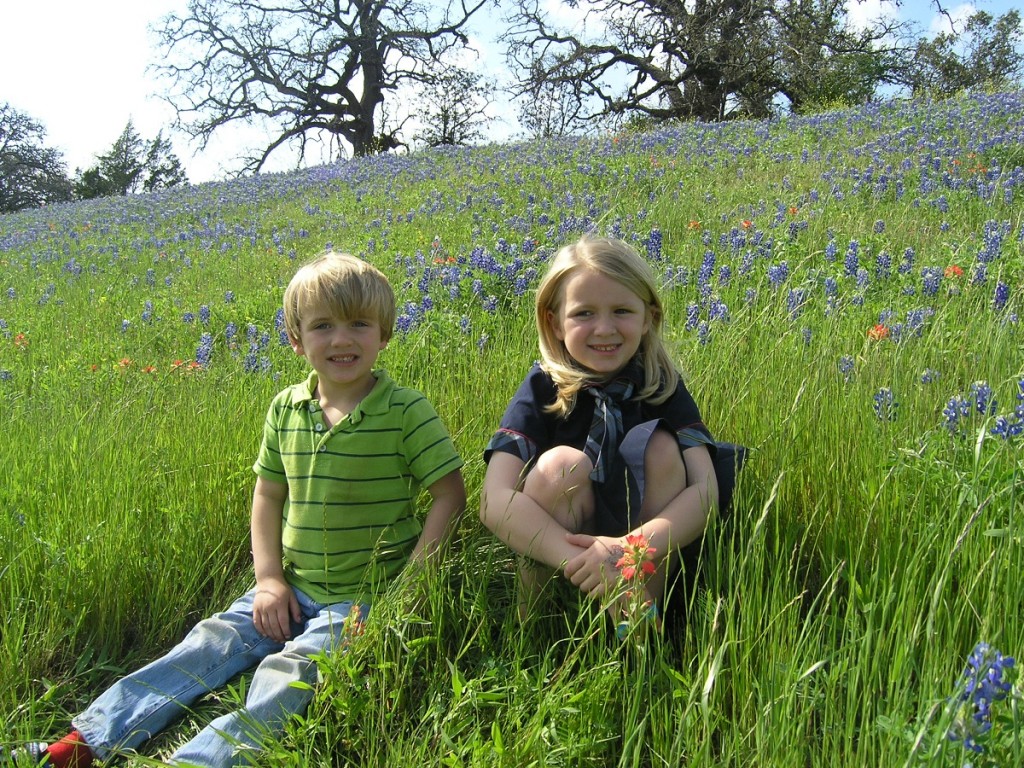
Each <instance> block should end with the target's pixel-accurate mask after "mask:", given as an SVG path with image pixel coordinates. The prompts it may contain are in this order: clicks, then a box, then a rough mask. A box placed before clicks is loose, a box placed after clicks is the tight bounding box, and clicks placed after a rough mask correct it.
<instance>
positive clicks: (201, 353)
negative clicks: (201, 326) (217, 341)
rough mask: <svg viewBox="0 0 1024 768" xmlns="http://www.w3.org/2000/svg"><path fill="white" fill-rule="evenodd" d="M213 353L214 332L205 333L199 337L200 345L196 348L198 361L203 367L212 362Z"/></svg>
mask: <svg viewBox="0 0 1024 768" xmlns="http://www.w3.org/2000/svg"><path fill="white" fill-rule="evenodd" d="M212 355H213V334H212V333H204V334H203V335H202V336H200V337H199V346H198V347H197V348H196V363H197V364H198V365H200V366H202V367H203V368H205V367H206V366H208V365H209V364H210V357H211V356H212Z"/></svg>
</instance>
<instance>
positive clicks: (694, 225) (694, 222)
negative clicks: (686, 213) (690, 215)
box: [686, 219, 700, 229]
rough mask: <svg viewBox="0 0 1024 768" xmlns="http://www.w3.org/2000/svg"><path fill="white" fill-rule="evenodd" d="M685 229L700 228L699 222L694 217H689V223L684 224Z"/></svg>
mask: <svg viewBox="0 0 1024 768" xmlns="http://www.w3.org/2000/svg"><path fill="white" fill-rule="evenodd" d="M686 227H687V229H700V222H699V221H697V220H696V219H691V220H690V223H689V224H687V225H686Z"/></svg>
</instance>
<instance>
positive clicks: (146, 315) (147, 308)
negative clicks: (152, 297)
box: [142, 301, 153, 323]
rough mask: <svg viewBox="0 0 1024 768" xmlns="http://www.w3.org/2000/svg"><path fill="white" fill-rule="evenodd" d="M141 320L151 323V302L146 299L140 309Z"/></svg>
mask: <svg viewBox="0 0 1024 768" xmlns="http://www.w3.org/2000/svg"><path fill="white" fill-rule="evenodd" d="M142 322H144V323H152V322H153V302H152V301H147V302H146V303H145V305H144V308H143V310H142Z"/></svg>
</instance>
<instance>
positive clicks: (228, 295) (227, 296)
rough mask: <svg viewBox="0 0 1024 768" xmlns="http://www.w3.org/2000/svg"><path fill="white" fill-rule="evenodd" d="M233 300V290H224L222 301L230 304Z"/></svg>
mask: <svg viewBox="0 0 1024 768" xmlns="http://www.w3.org/2000/svg"><path fill="white" fill-rule="evenodd" d="M234 300H235V292H234V291H224V303H225V304H230V303H231V302H233V301H234Z"/></svg>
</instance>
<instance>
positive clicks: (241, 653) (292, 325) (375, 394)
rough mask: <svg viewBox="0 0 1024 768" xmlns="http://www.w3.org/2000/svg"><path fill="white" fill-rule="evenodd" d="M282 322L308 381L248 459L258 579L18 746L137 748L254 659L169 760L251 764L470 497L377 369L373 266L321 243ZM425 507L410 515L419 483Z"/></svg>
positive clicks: (85, 751) (443, 451)
mask: <svg viewBox="0 0 1024 768" xmlns="http://www.w3.org/2000/svg"><path fill="white" fill-rule="evenodd" d="M284 311H285V325H286V328H287V332H288V336H289V338H290V341H291V345H292V349H294V350H295V353H296V354H298V355H301V356H304V357H305V358H306V359H307V360H308V361H309V364H310V366H311V367H312V369H313V370H312V372H311V373H310V375H309V378H308V379H307V380H306V381H304V382H303V383H301V384H296V385H293V386H291V387H289V388H287V389H285V390H283V391H282V392H280V393H279V394H278V395H277V396H276V397H275V398H274V400H273V402H272V404H271V406H270V410H269V412H268V414H267V419H266V423H265V426H264V433H263V443H262V445H261V447H260V453H259V457H258V459H257V461H256V463H255V465H254V467H253V469H254V471H255V472H256V475H257V477H256V488H255V491H254V493H253V502H252V521H251V528H252V555H253V565H254V569H255V575H256V586H255V588H254V589H252V590H251V591H250V592H248V593H246V594H245V595H243V596H242V597H240V598H239V599H238V600H237V601H235V603H234V604H233V605H231V607H230V608H228V610H227V611H225V612H224V613H219V614H216V615H215V616H213V617H212V618H210V619H207V620H205V621H202V622H200V623H199V624H197V625H196V626H195V627H194V628H193V629H192V631H191V632H190V633H189V634H188V636H187V637H186V638H185V639H184V640H183V641H182V642H181V643H180V644H178V646H177V647H175V648H174V649H173V650H172V651H171V652H170V653H169V654H167V655H166V656H164V657H163V658H161V659H158V660H157V661H154V662H152V663H151V664H149V665H148V666H146V667H143V668H142V669H140V670H139V671H137V672H135V673H133V674H131V675H129V676H128V677H125V678H123V679H122V680H120V681H118V682H117V683H115V684H114V685H113V686H112V687H111V688H109V689H108V690H107V691H106V692H105V693H103V694H102V695H101V696H100V697H99V698H98V699H97V700H96V701H95V702H93V704H92V705H91V706H90V707H89V708H88V709H86V711H85V712H84V713H82V714H81V715H79V716H78V717H77V718H75V719H74V721H73V725H74V728H75V730H74V731H72V732H71V733H70V734H69V735H68V736H66V737H65V738H64V739H62V740H61V741H59V742H57V743H55V744H51V745H49V746H47V745H45V744H35V745H29V746H28V747H27V748H25V749H24V750H23V751H22V753H23V754H27V755H28V756H31V757H33V758H34V759H35V760H37V761H43V764H44V765H50V766H53V767H54V768H64V767H65V766H76V767H77V768H81V767H82V766H88V765H91V764H93V762H94V761H96V760H107V759H109V758H110V757H112V756H114V755H116V754H119V753H121V752H123V751H125V750H133V749H135V748H136V747H138V746H139V744H141V743H142V742H143V741H144V740H146V739H148V738H149V737H151V736H152V735H154V734H156V733H159V732H160V731H161V730H163V729H164V728H165V727H166V726H167V725H168V724H170V723H171V722H172V721H173V720H174V719H175V718H177V717H178V716H180V715H182V714H184V713H185V712H186V711H187V709H188V707H189V706H190V705H191V704H192V702H194V701H195V700H196V699H197V698H199V697H200V696H202V695H203V694H205V693H207V692H208V691H210V690H211V689H214V688H217V687H219V686H221V685H223V684H224V683H226V682H227V681H228V680H230V679H231V678H232V677H234V676H235V675H237V674H239V673H240V672H242V671H244V670H246V669H250V668H253V667H256V671H255V673H254V675H253V678H252V682H251V683H250V685H249V689H248V695H247V697H246V706H245V709H244V710H240V711H236V712H231V713H229V714H227V715H224V716H223V717H220V718H218V719H216V720H215V721H213V722H212V723H211V724H210V725H209V726H207V727H206V728H205V729H204V730H203V731H201V732H200V733H199V734H198V735H197V736H196V737H195V738H194V739H192V740H191V741H190V742H189V743H187V744H185V745H184V746H183V747H181V748H180V749H179V750H178V751H177V752H175V753H174V755H173V756H172V757H171V763H175V764H187V765H203V766H230V765H240V764H247V763H248V762H249V761H248V760H247V756H246V753H247V752H250V753H251V752H252V751H253V750H256V749H258V748H259V741H260V736H261V734H263V733H268V732H280V731H281V730H282V729H283V727H284V723H285V721H286V720H287V718H288V717H289V715H291V714H295V713H301V712H303V711H304V710H305V709H306V707H307V706H308V704H309V701H310V699H311V698H312V695H313V694H312V691H311V690H309V686H308V685H307V686H292V685H291V683H293V682H296V681H302V682H305V683H307V684H310V685H311V684H313V683H315V682H316V665H315V663H314V661H313V659H312V658H311V657H313V656H315V655H317V654H319V653H321V652H323V651H327V652H330V651H331V650H332V649H336V648H341V647H343V645H344V642H345V636H346V633H348V632H351V631H353V629H355V628H356V625H358V623H359V622H361V621H362V620H363V619H365V617H366V615H367V611H368V609H369V606H370V602H371V600H372V599H373V598H374V596H376V595H379V594H380V593H381V592H382V591H383V590H384V589H385V588H386V587H387V585H388V584H389V583H390V582H391V581H392V580H394V579H395V578H396V577H397V576H398V575H399V573H400V572H401V571H402V570H403V568H404V567H406V566H407V565H413V566H415V567H422V566H424V565H426V564H427V563H428V561H432V560H435V559H436V558H437V557H439V555H438V554H437V553H438V551H439V550H441V549H442V548H443V546H444V544H445V543H446V541H447V539H448V537H449V536H450V534H451V532H452V529H453V527H454V526H455V524H456V522H457V520H458V517H459V515H461V513H462V511H463V508H464V506H465V503H466V492H465V487H464V485H463V481H462V474H461V471H460V468H461V466H462V460H461V459H460V458H459V456H458V454H457V453H456V452H455V448H454V446H453V445H452V441H451V439H450V437H449V436H448V433H447V431H446V430H445V427H444V425H443V424H442V423H441V421H440V419H439V418H438V417H437V414H436V413H435V412H434V409H433V408H432V407H431V405H430V404H429V403H428V402H427V400H426V399H425V398H424V397H423V395H421V394H420V393H418V392H416V391H414V390H411V389H406V388H404V387H399V386H397V385H396V384H395V383H394V382H393V381H392V380H391V379H390V377H389V376H388V375H387V373H386V372H384V371H383V370H374V368H373V366H374V363H375V362H376V360H377V356H378V354H379V353H380V351H381V350H383V349H384V347H386V346H387V344H388V341H389V340H390V338H391V334H392V331H393V328H394V323H395V297H394V293H393V291H392V289H391V286H390V284H389V283H388V281H387V278H385V277H384V275H383V274H382V273H381V272H380V271H378V270H377V269H376V268H374V267H372V266H370V265H369V264H367V263H365V262H363V261H361V260H359V259H357V258H355V257H353V256H348V255H344V254H338V253H333V252H328V253H326V254H324V255H322V256H320V257H319V258H317V259H315V260H314V261H312V262H311V263H310V264H307V265H306V266H304V267H303V268H302V269H300V270H299V271H298V272H297V273H296V275H295V277H294V278H293V279H292V281H291V282H290V283H289V285H288V288H287V289H286V290H285V294H284ZM420 487H425V488H426V489H427V491H428V493H429V494H430V496H431V505H430V508H429V511H428V512H427V516H426V519H425V521H424V523H423V525H422V530H421V526H420V523H419V522H418V520H417V519H416V516H415V501H416V496H417V491H418V488H420Z"/></svg>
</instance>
